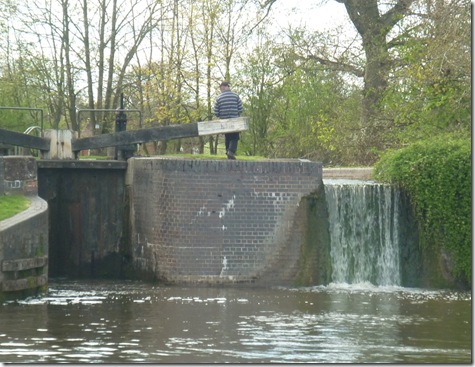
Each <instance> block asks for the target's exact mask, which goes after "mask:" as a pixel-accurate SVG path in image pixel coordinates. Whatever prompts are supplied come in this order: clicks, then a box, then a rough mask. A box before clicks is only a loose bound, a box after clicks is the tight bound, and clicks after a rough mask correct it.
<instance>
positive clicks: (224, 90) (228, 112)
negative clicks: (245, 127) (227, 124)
mask: <svg viewBox="0 0 475 367" xmlns="http://www.w3.org/2000/svg"><path fill="white" fill-rule="evenodd" d="M219 89H220V90H221V94H220V95H219V96H218V98H216V103H215V104H214V114H215V115H216V116H217V117H218V118H220V119H230V118H235V117H239V115H240V114H241V113H242V101H241V98H240V97H239V96H238V95H237V94H236V93H234V92H232V91H231V88H230V86H229V82H226V81H225V82H222V83H221V85H220V86H219ZM238 140H239V132H235V133H227V134H224V142H225V145H226V155H227V156H228V159H236V151H237V146H238Z"/></svg>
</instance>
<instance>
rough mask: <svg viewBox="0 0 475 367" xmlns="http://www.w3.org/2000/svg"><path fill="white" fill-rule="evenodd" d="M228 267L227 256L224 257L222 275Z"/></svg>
mask: <svg viewBox="0 0 475 367" xmlns="http://www.w3.org/2000/svg"><path fill="white" fill-rule="evenodd" d="M227 269H228V259H226V256H224V258H223V267H222V269H221V273H220V274H219V276H220V277H222V276H223V275H224V272H225V271H226V270H227Z"/></svg>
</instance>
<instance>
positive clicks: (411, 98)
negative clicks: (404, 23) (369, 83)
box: [383, 0, 471, 146]
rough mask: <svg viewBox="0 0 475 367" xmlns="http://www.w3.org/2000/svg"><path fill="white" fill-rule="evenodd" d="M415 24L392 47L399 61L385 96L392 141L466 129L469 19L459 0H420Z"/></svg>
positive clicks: (468, 127)
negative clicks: (401, 41) (409, 32)
mask: <svg viewBox="0 0 475 367" xmlns="http://www.w3.org/2000/svg"><path fill="white" fill-rule="evenodd" d="M419 9H420V14H421V16H420V17H419V18H418V20H419V21H418V22H417V24H416V25H417V26H414V25H413V22H412V23H411V24H410V25H412V27H411V28H412V32H411V34H409V35H406V40H405V42H404V43H400V44H399V45H396V46H395V47H394V50H393V52H397V54H398V55H399V59H400V60H401V61H400V62H399V63H398V65H397V66H396V67H395V68H394V69H393V73H392V75H391V78H390V80H389V88H388V91H387V93H386V95H385V97H384V100H383V104H384V106H385V110H384V113H385V116H386V117H387V119H388V120H389V121H391V123H392V129H391V131H390V134H389V136H390V139H391V141H392V142H393V144H394V145H396V146H399V145H406V144H408V143H411V142H414V141H417V140H420V139H425V138H427V137H432V136H434V135H438V134H443V133H446V132H448V131H458V132H461V133H465V134H469V133H470V130H471V93H470V90H471V50H470V48H471V19H470V4H469V3H468V2H467V1H463V0H450V1H424V2H421V3H420V4H419Z"/></svg>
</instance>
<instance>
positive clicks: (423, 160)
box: [374, 135, 472, 284]
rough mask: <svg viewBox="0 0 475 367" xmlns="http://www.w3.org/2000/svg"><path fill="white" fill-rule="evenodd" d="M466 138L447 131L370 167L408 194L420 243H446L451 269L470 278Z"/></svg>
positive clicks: (437, 246) (430, 245)
mask: <svg viewBox="0 0 475 367" xmlns="http://www.w3.org/2000/svg"><path fill="white" fill-rule="evenodd" d="M471 156H472V153H471V140H470V138H460V137H456V136H452V135H445V136H443V137H436V138H432V139H428V140H425V141H421V142H418V143H415V144H413V145H411V146H409V147H407V148H403V149H400V150H397V151H391V152H387V153H386V154H385V155H384V156H382V158H381V159H380V161H379V162H378V163H377V164H376V165H375V167H374V176H375V178H376V179H377V180H379V181H383V182H390V183H393V184H398V185H400V186H401V187H403V188H404V189H405V190H406V191H407V192H408V194H409V196H410V197H411V201H412V204H413V206H414V209H415V214H416V218H417V220H418V222H419V226H420V228H419V232H420V233H419V235H420V238H421V240H420V245H421V246H423V247H425V248H426V249H427V248H429V249H432V248H433V249H434V250H435V249H441V248H443V249H445V250H448V251H449V252H450V253H451V254H452V255H453V257H454V260H455V264H454V269H453V271H454V275H455V276H456V277H457V278H459V279H464V280H465V281H467V283H468V284H471V269H472V261H471V259H472V258H471V249H472V241H471V239H472V236H471V230H472V176H471V163H472V162H471Z"/></svg>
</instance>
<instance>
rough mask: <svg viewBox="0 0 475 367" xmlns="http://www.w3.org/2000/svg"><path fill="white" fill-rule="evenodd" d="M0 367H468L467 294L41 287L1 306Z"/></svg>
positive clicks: (135, 285) (355, 288) (360, 288)
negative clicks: (217, 366) (429, 366)
mask: <svg viewBox="0 0 475 367" xmlns="http://www.w3.org/2000/svg"><path fill="white" fill-rule="evenodd" d="M0 309H1V312H0V362H37V363H38V362H41V363H58V362H68V363H96V362H103V363H107V362H109V363H134V362H157V363H204V362H217V363H226V362H230V363H239V362H250V363H260V362H266V363H273V362H284V363H286V362H287V363H290V362H312V363H330V362H337V363H344V362H350V363H364V362H373V363H376V362H389V363H425V362H430V363H470V362H471V360H472V357H471V346H472V340H471V295H470V293H468V292H449V291H429V290H421V289H408V288H400V287H374V286H372V285H369V284H360V285H351V286H348V285H345V284H331V285H329V286H327V287H310V288H299V289H289V288H274V289H248V288H199V287H198V288H195V287H160V286H153V285H150V284H143V283H139V282H117V281H114V282H104V281H100V282H85V281H82V282H72V281H59V280H58V281H52V282H51V283H50V291H49V293H48V294H47V295H46V296H44V297H40V298H31V299H28V300H26V301H18V302H7V303H4V304H3V305H0Z"/></svg>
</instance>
